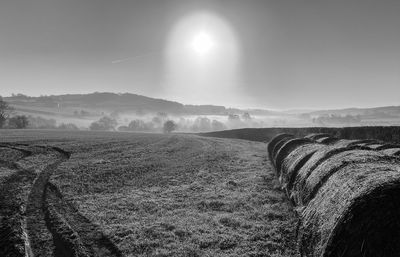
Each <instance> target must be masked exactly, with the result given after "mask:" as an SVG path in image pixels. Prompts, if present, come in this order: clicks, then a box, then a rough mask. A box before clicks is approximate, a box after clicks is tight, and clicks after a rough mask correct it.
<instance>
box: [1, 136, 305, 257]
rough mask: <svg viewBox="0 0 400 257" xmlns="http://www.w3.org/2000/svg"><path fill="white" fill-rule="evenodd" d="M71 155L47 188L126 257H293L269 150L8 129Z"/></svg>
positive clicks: (186, 139) (288, 216)
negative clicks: (57, 192)
mask: <svg viewBox="0 0 400 257" xmlns="http://www.w3.org/2000/svg"><path fill="white" fill-rule="evenodd" d="M1 133H2V132H0V135H2V136H4V135H5V137H3V140H4V141H25V142H28V143H29V144H32V143H34V144H45V145H51V146H58V147H61V148H62V149H64V150H66V151H68V152H70V153H71V156H70V159H69V160H66V161H64V162H63V163H61V164H60V165H59V166H58V168H57V170H56V171H55V173H54V174H53V176H52V177H51V179H50V180H51V183H53V184H54V185H56V186H57V187H58V188H59V189H60V192H61V193H62V195H63V197H64V198H65V200H66V201H68V202H71V203H72V204H73V205H74V206H76V208H77V210H78V211H79V213H81V214H82V215H83V216H85V217H86V218H88V219H89V220H90V221H91V222H93V223H94V224H96V225H97V226H98V227H99V228H101V229H102V231H103V232H104V233H105V235H107V236H108V238H110V239H111V241H113V243H114V244H115V245H116V246H117V247H118V248H119V250H120V251H121V252H122V253H123V255H124V256H275V257H278V256H282V257H283V256H297V255H296V251H295V248H296V246H295V239H294V236H295V235H294V233H295V227H296V224H297V218H296V216H295V214H294V212H293V211H292V208H291V206H290V204H289V203H288V201H287V200H286V198H285V196H284V194H283V192H281V190H280V188H279V182H278V181H277V179H276V177H275V173H274V171H273V169H272V167H271V166H270V163H269V160H268V159H267V150H266V144H264V143H260V142H249V141H244V140H237V139H219V138H205V137H199V136H194V135H157V134H130V133H100V132H96V133H92V132H84V133H82V132H43V131H42V132H40V131H38V132H35V131H31V132H28V133H27V132H25V133H22V134H18V133H20V132H15V131H7V132H5V133H4V134H1Z"/></svg>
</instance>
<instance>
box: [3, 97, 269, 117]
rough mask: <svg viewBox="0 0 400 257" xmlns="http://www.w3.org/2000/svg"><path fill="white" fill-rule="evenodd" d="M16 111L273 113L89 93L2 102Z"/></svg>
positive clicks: (24, 98) (197, 113)
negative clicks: (7, 103) (83, 110)
mask: <svg viewBox="0 0 400 257" xmlns="http://www.w3.org/2000/svg"><path fill="white" fill-rule="evenodd" d="M4 99H5V100H6V101H7V102H9V103H10V104H11V105H12V106H14V107H15V108H16V109H17V110H23V111H25V112H27V110H28V109H32V110H35V112H52V110H53V109H58V110H60V109H71V108H72V109H85V110H96V111H97V112H107V113H111V112H124V113H137V114H146V113H157V112H165V113H168V114H176V115H185V114H186V115H227V114H229V113H234V114H241V113H244V112H249V113H250V114H254V115H273V114H274V113H276V112H271V111H268V110H259V109H257V110H256V109H255V110H252V109H249V110H240V109H233V108H226V107H224V106H216V105H183V104H181V103H178V102H173V101H168V100H164V99H156V98H151V97H147V96H142V95H137V94H130V93H124V94H115V93H98V92H96V93H92V94H67V95H50V96H40V97H30V96H26V95H22V94H18V95H13V96H11V97H5V98H4Z"/></svg>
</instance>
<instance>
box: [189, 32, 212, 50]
mask: <svg viewBox="0 0 400 257" xmlns="http://www.w3.org/2000/svg"><path fill="white" fill-rule="evenodd" d="M213 46H214V42H213V40H212V38H211V36H210V35H209V34H207V33H206V32H200V33H198V34H196V35H195V36H194V38H193V41H192V48H193V50H194V51H195V52H196V53H197V54H199V55H205V54H207V53H208V52H210V51H211V49H212V48H213Z"/></svg>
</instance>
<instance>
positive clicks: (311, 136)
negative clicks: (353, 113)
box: [304, 133, 331, 141]
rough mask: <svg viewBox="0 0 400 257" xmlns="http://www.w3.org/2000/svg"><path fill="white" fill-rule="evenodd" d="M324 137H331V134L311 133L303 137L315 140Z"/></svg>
mask: <svg viewBox="0 0 400 257" xmlns="http://www.w3.org/2000/svg"><path fill="white" fill-rule="evenodd" d="M326 137H331V135H330V134H327V133H313V134H309V135H307V136H305V137H304V138H308V139H311V140H314V141H316V140H318V139H320V138H326Z"/></svg>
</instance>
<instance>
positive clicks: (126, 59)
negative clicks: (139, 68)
mask: <svg viewBox="0 0 400 257" xmlns="http://www.w3.org/2000/svg"><path fill="white" fill-rule="evenodd" d="M159 53H160V52H149V53H147V54H142V55H136V56H132V57H129V58H125V59H118V60H114V61H111V63H112V64H118V63H121V62H126V61H131V60H134V59H139V58H143V57H147V56H151V55H156V54H159Z"/></svg>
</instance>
